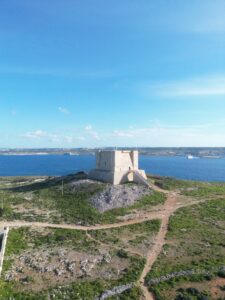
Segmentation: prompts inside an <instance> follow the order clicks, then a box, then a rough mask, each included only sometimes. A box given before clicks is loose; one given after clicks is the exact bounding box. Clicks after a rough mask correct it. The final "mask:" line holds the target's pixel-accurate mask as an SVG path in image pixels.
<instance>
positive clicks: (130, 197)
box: [91, 184, 152, 212]
mask: <svg viewBox="0 0 225 300" xmlns="http://www.w3.org/2000/svg"><path fill="white" fill-rule="evenodd" d="M151 193H152V190H151V189H149V188H148V187H145V186H143V185H137V184H132V185H130V184H123V185H107V186H106V188H105V189H104V191H102V192H100V193H98V194H96V195H94V196H93V197H92V198H91V203H92V205H93V206H94V207H95V208H97V209H98V210H99V211H100V212H104V211H107V210H110V209H113V208H119V207H126V206H129V205H132V204H134V202H135V201H138V200H139V199H141V198H142V197H143V196H146V195H149V194H151Z"/></svg>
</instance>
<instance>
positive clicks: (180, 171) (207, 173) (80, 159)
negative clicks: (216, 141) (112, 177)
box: [0, 155, 225, 182]
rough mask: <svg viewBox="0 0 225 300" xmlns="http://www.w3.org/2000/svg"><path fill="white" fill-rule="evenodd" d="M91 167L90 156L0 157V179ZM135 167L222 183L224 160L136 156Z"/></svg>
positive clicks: (69, 171) (91, 158)
mask: <svg viewBox="0 0 225 300" xmlns="http://www.w3.org/2000/svg"><path fill="white" fill-rule="evenodd" d="M94 166H95V157H94V156H93V155H0V176H29V175H37V176H39V175H66V174H71V173H75V172H78V171H86V172H88V171H89V170H90V169H92V168H94ZM139 167H140V168H141V169H144V170H145V171H146V172H147V173H151V174H155V175H163V176H172V177H176V178H180V179H192V180H201V181H220V182H223V181H224V182H225V158H218V159H216V158H195V159H190V160H189V159H187V158H186V157H180V156H173V157H167V156H140V157H139Z"/></svg>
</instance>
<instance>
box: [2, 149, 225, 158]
mask: <svg viewBox="0 0 225 300" xmlns="http://www.w3.org/2000/svg"><path fill="white" fill-rule="evenodd" d="M100 149H109V150H110V149H115V148H113V147H108V148H69V149H67V148H42V149H26V148H23V149H19V148H17V149H10V148H8V149H6V148H4V149H0V155H85V154H86V155H94V154H95V152H96V151H98V150H100ZM117 149H118V150H119V149H134V148H131V147H126V148H122V147H117ZM135 149H137V150H139V153H140V154H141V155H146V156H182V157H185V156H186V157H188V156H193V157H198V158H221V157H225V147H221V148H216V147H215V148H211V147H205V148H204V147H199V148H198V147H179V148H177V147H157V148H156V147H154V148H151V147H140V148H135Z"/></svg>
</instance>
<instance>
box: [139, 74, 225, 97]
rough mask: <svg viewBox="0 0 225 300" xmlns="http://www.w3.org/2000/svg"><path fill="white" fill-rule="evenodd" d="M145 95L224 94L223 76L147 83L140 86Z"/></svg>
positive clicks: (224, 78) (185, 95) (186, 95)
mask: <svg viewBox="0 0 225 300" xmlns="http://www.w3.org/2000/svg"><path fill="white" fill-rule="evenodd" d="M142 91H143V92H144V94H145V95H157V96H162V97H207V96H224V95H225V76H211V77H199V78H189V79H187V80H183V81H181V80H178V81H170V82H161V83H149V84H145V85H144V86H143V87H142Z"/></svg>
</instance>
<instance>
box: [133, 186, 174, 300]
mask: <svg viewBox="0 0 225 300" xmlns="http://www.w3.org/2000/svg"><path fill="white" fill-rule="evenodd" d="M176 199H177V194H176V193H175V192H171V193H168V197H167V200H166V202H165V205H164V208H165V213H164V216H163V218H162V223H161V226H160V230H159V232H158V234H157V236H156V239H155V242H154V246H153V247H152V248H151V250H150V251H149V253H148V254H147V261H146V264H145V267H144V269H143V271H142V274H141V277H140V280H139V283H140V285H141V288H142V290H143V293H144V297H145V299H146V300H154V296H153V295H152V293H150V292H149V291H148V288H147V287H146V286H145V277H146V275H147V274H148V272H149V271H150V270H151V268H152V265H153V263H154V262H155V261H156V259H157V257H158V256H159V254H160V253H161V251H162V247H163V245H164V244H165V238H166V234H167V230H168V224H169V218H170V215H171V214H172V213H173V212H174V211H175V209H176V208H175V205H176Z"/></svg>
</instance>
